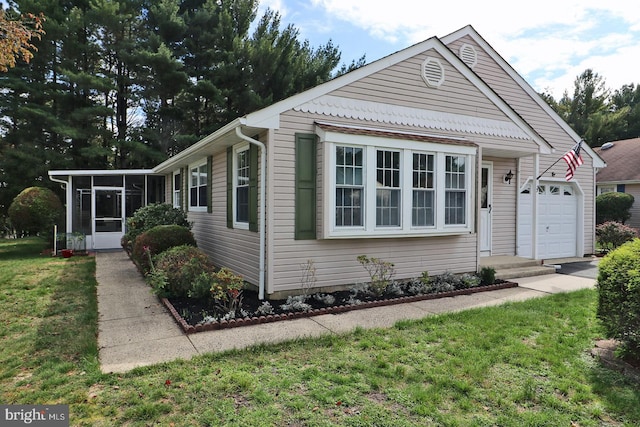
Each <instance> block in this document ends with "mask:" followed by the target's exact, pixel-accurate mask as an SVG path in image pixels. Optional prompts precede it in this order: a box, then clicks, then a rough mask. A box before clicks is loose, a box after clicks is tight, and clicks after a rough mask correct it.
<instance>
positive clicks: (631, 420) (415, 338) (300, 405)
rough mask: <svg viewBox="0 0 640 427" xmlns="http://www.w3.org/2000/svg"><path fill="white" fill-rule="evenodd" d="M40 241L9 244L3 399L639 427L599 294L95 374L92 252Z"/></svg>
mask: <svg viewBox="0 0 640 427" xmlns="http://www.w3.org/2000/svg"><path fill="white" fill-rule="evenodd" d="M43 248H44V246H43V244H42V243H41V242H40V241H38V240H21V241H2V242H0V322H1V325H2V327H1V329H0V339H1V341H0V344H1V345H0V363H1V365H0V366H1V367H0V393H1V394H0V401H1V402H2V403H14V404H17V403H21V404H35V403H38V404H43V403H47V404H52V403H68V404H69V405H70V412H71V425H74V426H75V425H86V426H114V425H126V426H148V425H164V426H171V425H174V426H284V425H292V426H496V425H498V426H554V427H555V426H581V427H585V426H633V425H638V424H640V386H639V385H638V384H634V383H633V382H630V381H629V380H627V379H625V378H624V377H623V376H621V375H619V374H618V373H616V372H613V371H610V370H607V369H605V368H603V367H601V366H600V365H599V364H598V363H597V361H595V360H593V359H592V358H591V356H590V355H589V350H590V349H591V348H592V347H593V343H594V341H595V340H596V339H598V338H599V336H600V329H599V326H598V323H597V321H596V319H595V307H596V293H595V291H592V290H585V291H580V292H574V293H570V294H561V295H554V296H550V297H546V298H543V299H537V300H530V301H525V302H521V303H511V304H507V305H503V306H500V307H490V308H483V309H478V310H469V311H465V312H460V313H454V314H447V315H441V316H436V317H430V318H426V319H424V320H422V321H406V322H400V323H398V324H397V325H396V326H395V327H394V328H391V329H388V330H356V331H355V332H354V333H352V334H348V335H342V336H326V337H323V338H318V339H307V340H297V341H293V342H289V343H284V344H279V345H270V346H257V347H254V348H251V349H248V350H244V351H234V352H228V353H224V354H209V355H203V356H199V357H196V358H194V359H192V360H191V361H174V362H170V363H165V364H159V365H154V366H151V367H146V368H139V369H136V370H134V371H131V372H129V373H126V374H119V375H116V374H102V373H100V370H99V365H98V361H97V360H98V359H97V348H96V332H97V325H96V322H97V315H96V296H95V286H96V283H95V277H94V271H95V264H94V260H93V258H91V257H73V258H70V259H67V260H65V259H59V258H51V257H46V256H41V255H39V253H40V251H41V250H42V249H43ZM398 309H401V308H400V307H398ZM214 333H215V332H214Z"/></svg>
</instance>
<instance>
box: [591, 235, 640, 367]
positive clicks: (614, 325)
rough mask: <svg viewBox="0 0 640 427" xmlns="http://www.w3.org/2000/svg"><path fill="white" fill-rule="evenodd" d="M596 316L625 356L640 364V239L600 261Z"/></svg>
mask: <svg viewBox="0 0 640 427" xmlns="http://www.w3.org/2000/svg"><path fill="white" fill-rule="evenodd" d="M597 289H598V310H597V316H598V318H599V319H600V321H601V322H602V325H603V326H604V329H605V333H606V335H607V337H608V338H613V339H616V340H618V341H619V342H620V344H621V351H622V353H623V354H624V355H625V356H629V357H632V358H635V359H636V360H640V239H634V240H633V241H631V242H628V243H625V244H624V245H622V246H620V247H619V248H618V249H616V250H614V251H612V252H610V253H609V254H608V255H607V256H606V257H604V258H603V259H602V260H601V261H600V265H599V271H598V281H597Z"/></svg>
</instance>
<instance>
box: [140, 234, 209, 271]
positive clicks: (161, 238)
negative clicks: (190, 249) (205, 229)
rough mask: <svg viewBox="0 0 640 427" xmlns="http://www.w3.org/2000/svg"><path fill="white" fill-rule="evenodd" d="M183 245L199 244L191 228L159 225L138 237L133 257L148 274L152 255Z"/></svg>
mask: <svg viewBox="0 0 640 427" xmlns="http://www.w3.org/2000/svg"><path fill="white" fill-rule="evenodd" d="M182 245H189V246H197V245H196V240H195V238H194V237H193V233H191V230H189V229H188V228H187V227H183V226H180V225H157V226H155V227H153V228H152V229H150V230H147V231H145V232H144V233H142V234H140V235H139V236H138V237H137V238H136V241H135V244H134V245H133V252H132V258H133V260H134V261H135V262H136V263H137V264H138V265H139V266H140V269H141V270H142V272H143V273H144V274H147V273H148V272H149V270H150V269H151V263H150V257H153V256H155V255H158V254H159V253H162V252H164V251H166V250H167V249H169V248H173V247H175V246H182Z"/></svg>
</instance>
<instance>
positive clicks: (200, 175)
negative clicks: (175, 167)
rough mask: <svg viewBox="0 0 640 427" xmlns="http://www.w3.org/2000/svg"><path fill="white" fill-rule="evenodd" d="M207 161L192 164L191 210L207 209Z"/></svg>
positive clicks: (190, 185) (190, 183)
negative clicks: (195, 164)
mask: <svg viewBox="0 0 640 427" xmlns="http://www.w3.org/2000/svg"><path fill="white" fill-rule="evenodd" d="M207 181H208V177H207V163H206V162H205V163H204V164H200V165H197V166H192V167H191V168H190V180H189V210H192V211H206V209H207Z"/></svg>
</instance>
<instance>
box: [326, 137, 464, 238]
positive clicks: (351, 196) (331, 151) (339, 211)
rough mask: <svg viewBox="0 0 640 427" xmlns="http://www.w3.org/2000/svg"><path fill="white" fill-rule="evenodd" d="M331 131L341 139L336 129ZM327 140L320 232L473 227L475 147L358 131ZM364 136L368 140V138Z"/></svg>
mask: <svg viewBox="0 0 640 427" xmlns="http://www.w3.org/2000/svg"><path fill="white" fill-rule="evenodd" d="M333 135H337V136H336V139H340V135H339V134H333ZM344 139H347V140H349V143H340V142H332V141H325V150H326V156H327V157H326V158H327V159H328V160H329V163H328V165H327V167H328V169H327V175H329V176H328V177H327V180H328V181H327V183H328V187H327V190H326V191H327V192H326V193H325V194H326V197H327V198H328V200H330V202H331V209H328V210H326V211H325V219H324V221H325V224H326V227H325V237H327V238H331V237H359V236H362V237H369V236H373V235H375V236H403V235H432V234H459V233H467V232H470V231H471V230H472V220H471V216H470V215H471V212H470V211H469V208H468V206H471V198H472V192H471V191H470V188H472V186H471V182H472V181H471V180H472V178H473V168H472V165H473V159H474V158H475V157H474V156H475V147H473V146H470V145H464V144H460V145H459V146H458V145H444V144H436V143H422V142H415V141H400V140H395V139H394V140H389V139H385V138H376V137H368V136H359V140H362V142H363V144H362V145H358V144H354V143H352V141H355V138H350V137H345V138H344ZM366 143H373V144H370V145H369V144H367V145H365V144H366Z"/></svg>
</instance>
